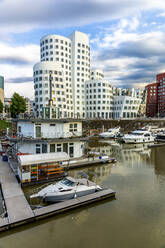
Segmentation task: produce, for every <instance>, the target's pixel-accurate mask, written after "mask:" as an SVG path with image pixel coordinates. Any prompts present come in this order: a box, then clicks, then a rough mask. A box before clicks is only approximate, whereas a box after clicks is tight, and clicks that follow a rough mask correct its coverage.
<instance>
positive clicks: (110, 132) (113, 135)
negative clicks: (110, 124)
mask: <svg viewBox="0 0 165 248" xmlns="http://www.w3.org/2000/svg"><path fill="white" fill-rule="evenodd" d="M119 134H120V127H115V128H110V129H108V131H107V132H103V133H100V134H99V136H100V137H101V138H116V137H117V136H118V135H119Z"/></svg>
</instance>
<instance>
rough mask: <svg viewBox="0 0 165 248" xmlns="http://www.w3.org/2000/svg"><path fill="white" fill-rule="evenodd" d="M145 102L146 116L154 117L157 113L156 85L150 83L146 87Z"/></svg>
mask: <svg viewBox="0 0 165 248" xmlns="http://www.w3.org/2000/svg"><path fill="white" fill-rule="evenodd" d="M146 90H147V102H146V116H147V117H155V116H157V113H158V83H152V84H149V85H147V86H146Z"/></svg>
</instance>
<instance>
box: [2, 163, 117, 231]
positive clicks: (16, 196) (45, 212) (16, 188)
mask: <svg viewBox="0 0 165 248" xmlns="http://www.w3.org/2000/svg"><path fill="white" fill-rule="evenodd" d="M0 182H1V189H2V195H3V199H4V203H5V207H6V212H7V217H4V218H0V231H4V230H8V229H10V228H13V227H15V226H18V225H23V224H26V223H29V222H32V221H36V220H39V219H43V218H46V217H48V216H51V215H56V214H59V213H62V212H65V211H68V210H70V209H74V208H78V207H81V206H84V205H88V204H90V203H93V202H97V201H101V200H103V199H106V198H111V197H114V196H115V192H114V191H113V190H112V189H104V190H101V191H98V192H96V193H93V194H90V195H86V196H83V197H79V198H75V199H72V200H68V201H64V202H61V203H56V204H52V205H49V206H46V207H42V208H39V209H35V210H32V209H31V207H30V205H29V203H28V202H27V200H26V198H25V196H24V193H23V191H22V188H21V185H20V184H18V181H17V179H16V177H15V175H14V172H13V171H12V169H11V168H10V166H9V164H8V163H7V162H3V161H1V160H0Z"/></svg>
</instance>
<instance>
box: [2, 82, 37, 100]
mask: <svg viewBox="0 0 165 248" xmlns="http://www.w3.org/2000/svg"><path fill="white" fill-rule="evenodd" d="M4 90H5V97H12V95H13V94H14V93H15V92H17V93H18V94H20V95H21V96H24V97H29V98H30V99H34V86H33V83H32V82H25V83H21V84H16V83H5V89H4Z"/></svg>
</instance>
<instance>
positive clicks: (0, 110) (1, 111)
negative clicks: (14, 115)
mask: <svg viewBox="0 0 165 248" xmlns="http://www.w3.org/2000/svg"><path fill="white" fill-rule="evenodd" d="M0 113H1V114H2V113H3V103H2V101H1V99H0Z"/></svg>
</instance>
